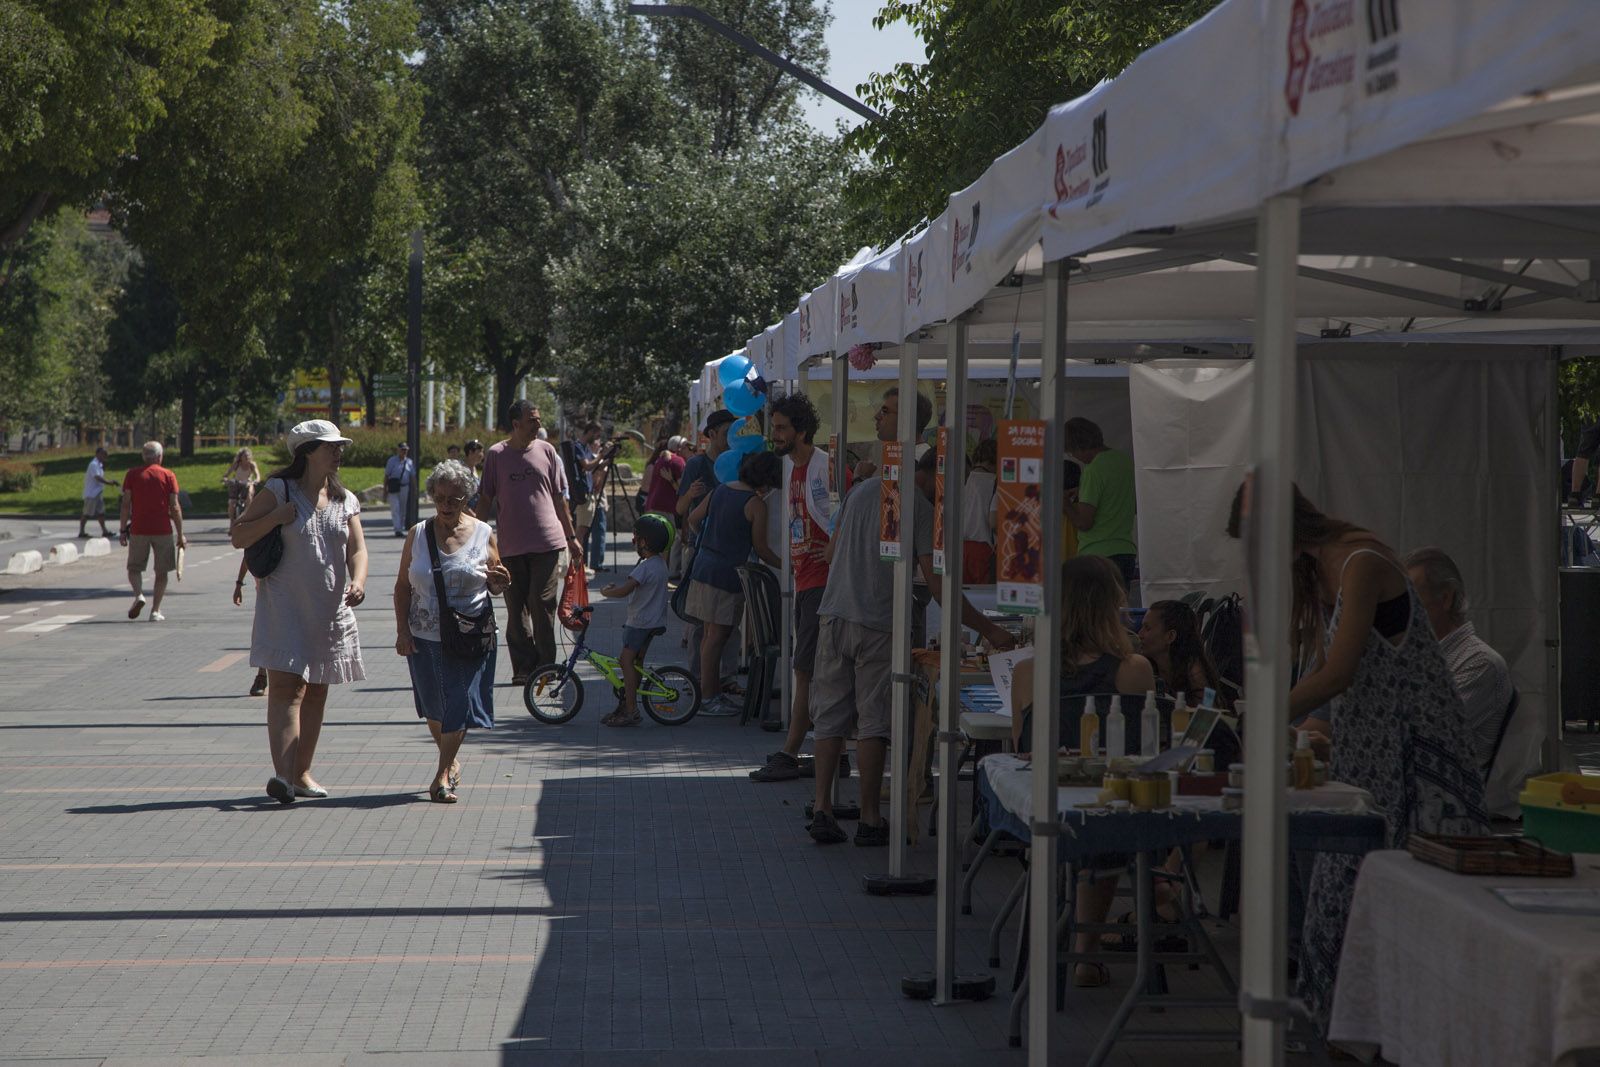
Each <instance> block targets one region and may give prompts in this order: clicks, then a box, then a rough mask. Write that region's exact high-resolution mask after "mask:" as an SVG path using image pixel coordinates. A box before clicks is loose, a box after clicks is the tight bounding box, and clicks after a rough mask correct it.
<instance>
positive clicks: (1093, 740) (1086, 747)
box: [1078, 697, 1100, 759]
mask: <svg viewBox="0 0 1600 1067" xmlns="http://www.w3.org/2000/svg"><path fill="white" fill-rule="evenodd" d="M1099 747H1100V716H1098V715H1096V714H1095V710H1094V706H1093V705H1091V704H1090V703H1089V698H1088V697H1084V698H1083V714H1082V715H1080V716H1079V717H1078V754H1079V755H1080V756H1082V757H1083V758H1085V759H1088V758H1089V757H1090V756H1093V755H1094V754H1095V753H1096V751H1097V750H1098V749H1099Z"/></svg>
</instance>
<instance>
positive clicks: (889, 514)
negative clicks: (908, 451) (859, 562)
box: [878, 441, 900, 560]
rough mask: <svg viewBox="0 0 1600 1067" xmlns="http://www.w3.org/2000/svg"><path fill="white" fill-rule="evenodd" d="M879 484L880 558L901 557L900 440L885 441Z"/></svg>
mask: <svg viewBox="0 0 1600 1067" xmlns="http://www.w3.org/2000/svg"><path fill="white" fill-rule="evenodd" d="M879 473H881V474H882V475H883V480H882V481H881V482H879V484H878V558H880V559H891V560H892V559H899V558H900V442H899V441H885V442H883V466H882V467H881V468H880V470H879Z"/></svg>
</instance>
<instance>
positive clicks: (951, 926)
mask: <svg viewBox="0 0 1600 1067" xmlns="http://www.w3.org/2000/svg"><path fill="white" fill-rule="evenodd" d="M966 414H967V324H966V321H965V320H963V319H957V320H956V321H955V322H953V323H951V324H950V329H949V349H948V352H947V355H946V359H945V392H944V426H945V436H946V445H945V457H944V577H943V578H942V579H941V581H942V582H943V588H942V589H941V590H940V595H939V729H938V734H937V736H938V739H939V885H938V908H937V911H936V912H935V937H934V946H935V948H934V963H935V974H936V980H937V981H936V987H935V990H934V1001H935V1002H936V1003H939V1004H947V1003H949V1002H950V1001H951V1000H953V999H955V997H954V990H955V980H956V901H957V899H958V898H959V897H960V895H961V841H960V838H959V837H958V836H957V834H959V833H960V830H959V829H958V827H957V825H956V804H957V800H956V784H957V783H956V759H957V758H958V755H959V754H958V753H957V751H956V749H957V746H958V745H959V744H960V741H959V740H958V738H959V737H960V734H959V733H957V725H958V724H959V722H960V720H961V596H962V593H961V487H962V484H963V483H964V482H965V481H966V474H967V447H966V437H967V434H966V425H967V418H966Z"/></svg>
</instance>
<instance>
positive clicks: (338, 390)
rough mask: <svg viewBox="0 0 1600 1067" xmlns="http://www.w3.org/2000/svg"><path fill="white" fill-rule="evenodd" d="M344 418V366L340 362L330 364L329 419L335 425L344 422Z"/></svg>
mask: <svg viewBox="0 0 1600 1067" xmlns="http://www.w3.org/2000/svg"><path fill="white" fill-rule="evenodd" d="M343 418H344V367H343V365H342V364H339V363H329V364H328V421H329V422H331V423H333V424H334V425H335V426H339V425H341V424H342V420H343Z"/></svg>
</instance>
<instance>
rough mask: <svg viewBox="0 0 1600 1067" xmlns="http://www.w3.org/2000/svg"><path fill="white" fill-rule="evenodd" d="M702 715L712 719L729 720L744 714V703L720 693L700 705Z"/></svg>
mask: <svg viewBox="0 0 1600 1067" xmlns="http://www.w3.org/2000/svg"><path fill="white" fill-rule="evenodd" d="M700 714H701V715H704V716H707V717H709V718H712V719H728V718H732V717H733V716H735V715H743V714H744V701H743V700H735V699H734V698H733V697H730V696H728V695H727V694H726V693H718V694H717V695H716V696H714V697H712V698H711V699H710V700H708V701H706V702H705V703H704V704H702V705H700Z"/></svg>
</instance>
